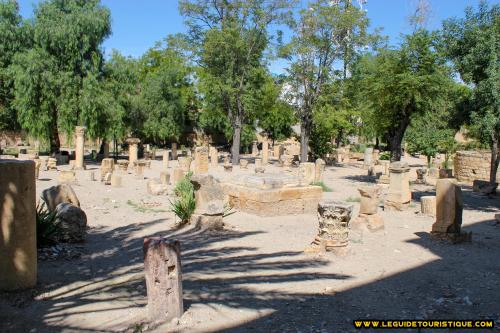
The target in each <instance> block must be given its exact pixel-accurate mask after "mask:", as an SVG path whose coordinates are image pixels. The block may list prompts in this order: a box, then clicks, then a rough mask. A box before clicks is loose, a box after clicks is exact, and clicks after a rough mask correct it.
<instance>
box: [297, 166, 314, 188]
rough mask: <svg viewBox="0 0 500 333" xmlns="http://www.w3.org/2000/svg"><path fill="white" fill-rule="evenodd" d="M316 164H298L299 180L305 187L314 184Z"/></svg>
mask: <svg viewBox="0 0 500 333" xmlns="http://www.w3.org/2000/svg"><path fill="white" fill-rule="evenodd" d="M315 169H316V164H315V163H313V162H301V163H300V164H299V178H300V180H301V182H302V183H303V184H305V185H309V184H311V183H314V178H315Z"/></svg>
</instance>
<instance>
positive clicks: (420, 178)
mask: <svg viewBox="0 0 500 333" xmlns="http://www.w3.org/2000/svg"><path fill="white" fill-rule="evenodd" d="M415 171H416V173H417V180H415V184H425V175H426V174H427V169H426V168H419V169H417V170H415Z"/></svg>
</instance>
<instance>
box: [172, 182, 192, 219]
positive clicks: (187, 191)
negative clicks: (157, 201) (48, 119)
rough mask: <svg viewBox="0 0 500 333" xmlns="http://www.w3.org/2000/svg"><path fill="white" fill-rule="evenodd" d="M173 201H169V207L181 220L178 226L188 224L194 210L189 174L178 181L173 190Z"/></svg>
mask: <svg viewBox="0 0 500 333" xmlns="http://www.w3.org/2000/svg"><path fill="white" fill-rule="evenodd" d="M174 193H175V199H174V201H173V202H172V201H170V207H171V209H172V211H173V212H174V214H175V215H176V216H177V217H178V218H179V219H180V220H181V222H180V223H179V226H183V225H185V224H187V223H188V222H189V219H190V218H191V215H193V213H194V210H195V208H196V201H195V199H194V186H193V184H191V173H188V174H187V175H186V176H185V177H184V178H183V179H182V180H180V181H179V182H178V183H177V185H176V186H175V188H174Z"/></svg>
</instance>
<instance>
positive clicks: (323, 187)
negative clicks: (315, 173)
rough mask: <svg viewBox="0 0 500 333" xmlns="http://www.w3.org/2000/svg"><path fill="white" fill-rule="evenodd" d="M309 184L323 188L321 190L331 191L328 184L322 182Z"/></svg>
mask: <svg viewBox="0 0 500 333" xmlns="http://www.w3.org/2000/svg"><path fill="white" fill-rule="evenodd" d="M311 185H314V186H321V189H322V190H323V192H332V189H331V188H329V187H328V186H326V184H325V183H324V182H313V183H311Z"/></svg>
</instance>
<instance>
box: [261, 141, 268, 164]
mask: <svg viewBox="0 0 500 333" xmlns="http://www.w3.org/2000/svg"><path fill="white" fill-rule="evenodd" d="M268 162H269V142H268V141H267V139H265V140H264V141H262V164H263V165H264V166H266V165H267V163H268Z"/></svg>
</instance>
